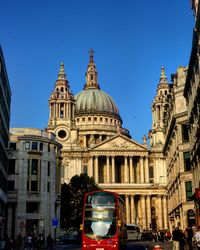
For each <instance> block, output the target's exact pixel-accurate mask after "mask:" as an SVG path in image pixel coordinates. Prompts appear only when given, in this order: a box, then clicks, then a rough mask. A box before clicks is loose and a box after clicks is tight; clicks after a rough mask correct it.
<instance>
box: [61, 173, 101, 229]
mask: <svg viewBox="0 0 200 250" xmlns="http://www.w3.org/2000/svg"><path fill="white" fill-rule="evenodd" d="M93 190H100V188H99V187H98V185H97V184H96V182H95V180H94V178H93V177H89V176H88V175H87V174H81V175H80V176H79V175H75V176H73V177H72V179H71V181H70V183H69V184H66V183H64V184H63V185H62V187H61V227H62V228H69V227H71V226H75V227H77V228H79V226H80V224H81V220H82V207H83V199H84V194H85V193H87V192H89V191H93Z"/></svg>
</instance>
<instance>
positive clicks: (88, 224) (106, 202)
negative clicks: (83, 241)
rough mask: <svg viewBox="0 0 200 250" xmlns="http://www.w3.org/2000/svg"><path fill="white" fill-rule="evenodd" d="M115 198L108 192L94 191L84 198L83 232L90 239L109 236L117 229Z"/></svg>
mask: <svg viewBox="0 0 200 250" xmlns="http://www.w3.org/2000/svg"><path fill="white" fill-rule="evenodd" d="M115 205H116V198H115V196H114V195H113V194H109V193H104V192H101V193H98V192H97V193H94V194H90V195H88V196H87V198H86V203H85V214H84V233H85V235H86V236H87V237H89V238H92V239H106V238H111V237H113V235H115V234H116V229H117V208H116V206H115Z"/></svg>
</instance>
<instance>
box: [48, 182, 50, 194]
mask: <svg viewBox="0 0 200 250" xmlns="http://www.w3.org/2000/svg"><path fill="white" fill-rule="evenodd" d="M47 192H48V193H49V192H50V182H47Z"/></svg>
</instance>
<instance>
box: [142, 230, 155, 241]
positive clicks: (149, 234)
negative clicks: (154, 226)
mask: <svg viewBox="0 0 200 250" xmlns="http://www.w3.org/2000/svg"><path fill="white" fill-rule="evenodd" d="M141 240H143V241H146V240H149V241H152V240H153V231H152V230H144V231H143V232H142V235H141Z"/></svg>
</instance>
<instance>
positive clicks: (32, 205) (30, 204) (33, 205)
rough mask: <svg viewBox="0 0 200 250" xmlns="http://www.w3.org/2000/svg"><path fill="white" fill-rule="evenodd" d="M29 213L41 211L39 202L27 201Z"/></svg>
mask: <svg viewBox="0 0 200 250" xmlns="http://www.w3.org/2000/svg"><path fill="white" fill-rule="evenodd" d="M26 212H27V213H39V203H37V202H27V203H26Z"/></svg>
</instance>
